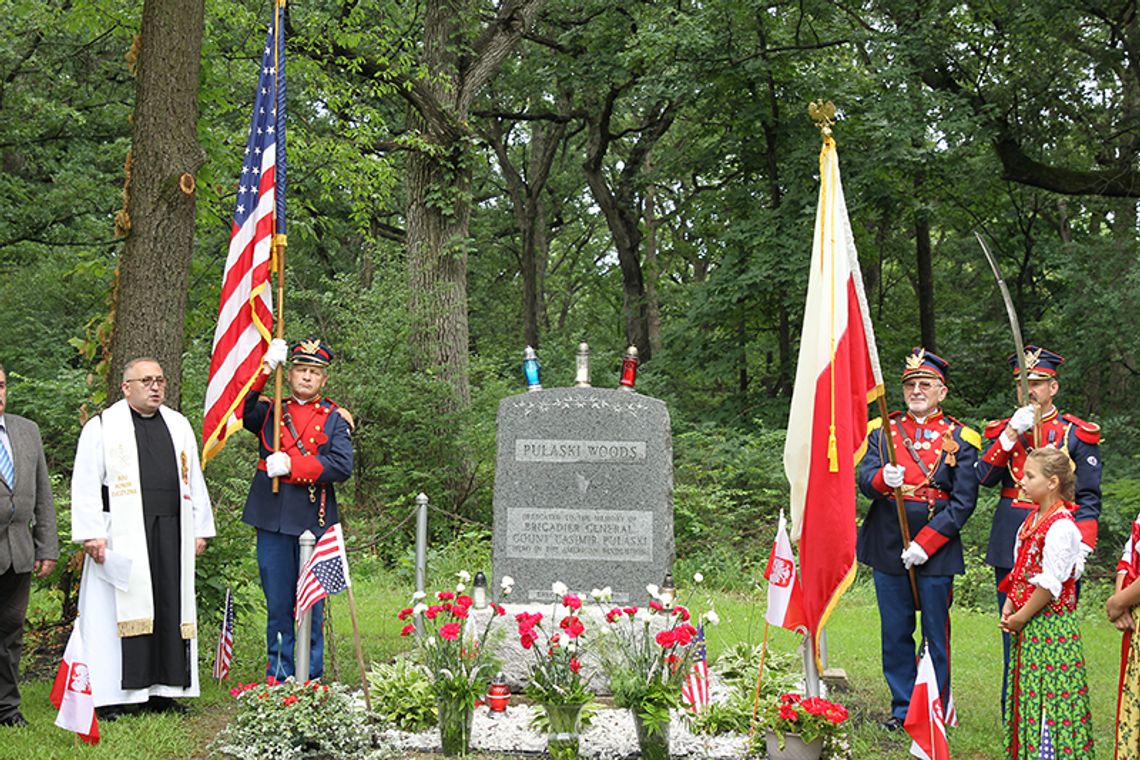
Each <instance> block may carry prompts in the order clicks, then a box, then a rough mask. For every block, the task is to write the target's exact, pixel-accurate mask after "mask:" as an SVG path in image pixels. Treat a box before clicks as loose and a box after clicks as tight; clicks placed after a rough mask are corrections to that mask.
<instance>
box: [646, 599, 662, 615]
mask: <svg viewBox="0 0 1140 760" xmlns="http://www.w3.org/2000/svg"><path fill="white" fill-rule="evenodd" d="M649 609H651V610H653V611H654V612H663V611H664V610H665V605H664V604H662V603H661V602H659V601H657V600H656V599H650V600H649Z"/></svg>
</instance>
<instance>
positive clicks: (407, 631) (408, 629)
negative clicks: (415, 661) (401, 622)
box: [400, 623, 416, 636]
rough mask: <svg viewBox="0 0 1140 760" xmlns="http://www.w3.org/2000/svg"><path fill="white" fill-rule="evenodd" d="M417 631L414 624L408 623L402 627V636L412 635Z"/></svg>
mask: <svg viewBox="0 0 1140 760" xmlns="http://www.w3.org/2000/svg"><path fill="white" fill-rule="evenodd" d="M415 632H416V627H415V626H414V625H412V624H411V623H408V624H407V625H405V626H404V627H403V628H401V629H400V635H401V636H411V635H412V634H413V633H415Z"/></svg>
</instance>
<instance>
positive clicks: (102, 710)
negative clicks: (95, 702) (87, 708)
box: [95, 705, 126, 723]
mask: <svg viewBox="0 0 1140 760" xmlns="http://www.w3.org/2000/svg"><path fill="white" fill-rule="evenodd" d="M124 707H125V706H124V705H104V706H102V707H96V708H95V717H96V718H98V719H99V722H100V723H110V722H111V721H115V720H118V719H119V718H121V717H123V716H124V715H126V711H125V709H124Z"/></svg>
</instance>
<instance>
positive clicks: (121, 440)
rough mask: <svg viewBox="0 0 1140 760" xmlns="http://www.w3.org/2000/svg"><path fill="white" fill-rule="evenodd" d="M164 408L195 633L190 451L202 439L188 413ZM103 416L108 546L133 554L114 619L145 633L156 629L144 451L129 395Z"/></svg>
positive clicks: (186, 622)
mask: <svg viewBox="0 0 1140 760" xmlns="http://www.w3.org/2000/svg"><path fill="white" fill-rule="evenodd" d="M159 412H160V413H161V414H162V420H163V422H165V423H166V427H167V429H168V430H169V431H170V439H171V441H173V443H174V456H175V459H176V464H177V467H178V472H179V474H180V477H179V490H180V492H181V503H182V508H181V509H180V510H179V527H180V531H181V536H180V546H179V560H180V565H181V572H180V574H179V575H180V578H179V585H180V589H181V599H180V611H181V618H180V623H181V634H182V638H183V639H192V638H196V637H197V613H196V609H195V604H194V546H195V539H194V509H193V506H194V504H193V501H192V500H191V496H190V461H191V459H192V457H191V456H190V454H189V452H194V450H195V447H196V446H197V441H196V439H195V438H194V431H193V430H192V429H191V427H190V423H189V422H187V421H186V418H185V417H183V416H182V415H181V414H179V413H178V412H175V411H172V410H170V409H167V408H166V407H165V406H162V407H159ZM100 416H101V418H102V423H103V456H104V462H105V465H106V468H107V469H106V471H107V475H106V484H107V490H108V495H109V497H110V510H111V536H110V542H109V546H110V548H111V549H113V550H114V551H116V552H119V553H122V554H126V555H127V556H128V557H130V559H131V575H130V580H129V582H128V585H127V590H126V591H122V590H119V589H115V619H116V620H117V621H118V627H119V636H120V637H126V636H145V635H148V634H151V633H153V632H154V591H153V588H152V584H151V578H150V556H149V553H148V551H147V545H146V529H145V527H144V526H143V505H142V486H141V485H140V483H139V453H138V446H137V444H136V443H135V427H134V420H133V419H132V418H131V410H130V406H129V405H128V404H127V402H126V399H124V400H122V401H119V402H117V403H115V404H113V405H112V406H111V407H109V408H108V409H107V410H106V411H104V412H103V414H102V415H100Z"/></svg>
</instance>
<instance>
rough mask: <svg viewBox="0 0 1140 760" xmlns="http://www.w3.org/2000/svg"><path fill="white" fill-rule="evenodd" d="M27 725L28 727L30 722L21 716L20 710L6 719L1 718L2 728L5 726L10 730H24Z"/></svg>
mask: <svg viewBox="0 0 1140 760" xmlns="http://www.w3.org/2000/svg"><path fill="white" fill-rule="evenodd" d="M26 725H28V721H26V720H24V716H23V715H20V712H19V711H18V710H17V711H16V712H14V713H12V714H11V715H9V716H8V717H6V718H0V726H5V727H8V728H23V727H24V726H26Z"/></svg>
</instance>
